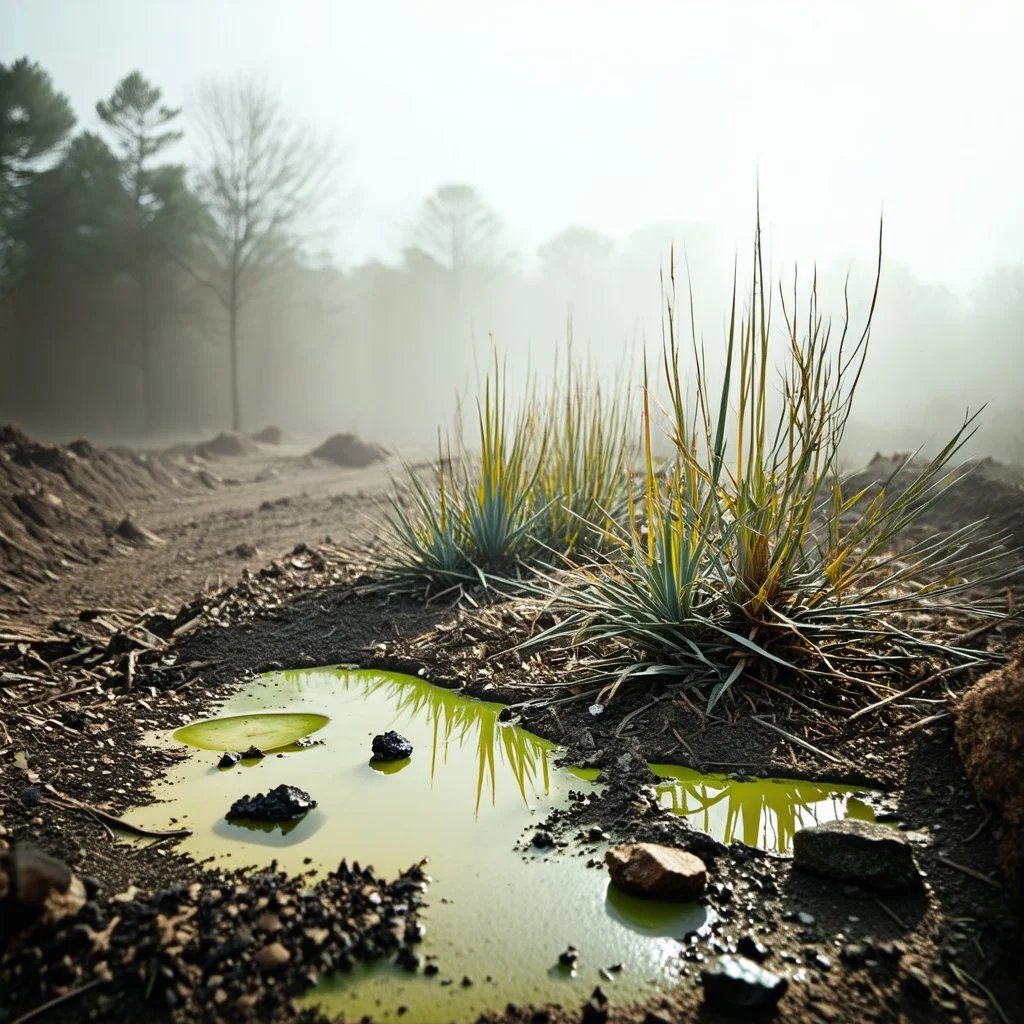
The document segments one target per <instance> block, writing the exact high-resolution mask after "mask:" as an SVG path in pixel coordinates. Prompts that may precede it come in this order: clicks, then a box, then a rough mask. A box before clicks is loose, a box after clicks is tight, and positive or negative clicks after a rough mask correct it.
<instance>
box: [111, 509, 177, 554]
mask: <svg viewBox="0 0 1024 1024" xmlns="http://www.w3.org/2000/svg"><path fill="white" fill-rule="evenodd" d="M112 533H113V535H114V536H115V537H116V538H117V539H118V540H121V541H124V542H125V544H132V545H134V546H136V547H145V546H146V545H148V544H163V543H164V541H163V540H161V539H160V538H159V537H158V536H157V535H156V534H155V533H151V532H150V531H149V530H147V529H145V527H142V526H139V524H138V523H136V522H135V520H134V519H132V517H131V516H125V517H124V519H122V520H121V522H119V523H118V524H117V526H115V527H114V529H113V531H112Z"/></svg>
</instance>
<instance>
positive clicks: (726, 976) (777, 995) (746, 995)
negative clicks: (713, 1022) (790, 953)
mask: <svg viewBox="0 0 1024 1024" xmlns="http://www.w3.org/2000/svg"><path fill="white" fill-rule="evenodd" d="M700 980H701V984H702V985H703V986H704V1002H705V1003H707V1005H708V1006H709V1007H711V1008H712V1009H714V1010H723V1011H725V1012H726V1013H736V1012H746V1011H750V1010H767V1009H770V1008H771V1007H774V1006H775V1004H776V1003H778V1001H779V1000H780V999H781V998H782V997H783V995H784V994H785V992H786V989H787V988H789V982H788V981H787V980H786V979H785V978H783V977H780V976H779V975H778V974H772V972H771V971H766V970H765V969H764V968H763V967H760V966H759V965H758V964H755V963H754V961H753V960H748V959H747V958H746V957H742V956H721V957H719V958H718V959H717V960H716V961H715V962H714V963H713V964H711V965H710V966H709V967H706V968H705V969H704V970H703V971H701V972H700Z"/></svg>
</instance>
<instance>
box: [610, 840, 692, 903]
mask: <svg viewBox="0 0 1024 1024" xmlns="http://www.w3.org/2000/svg"><path fill="white" fill-rule="evenodd" d="M604 859H605V863H606V864H607V865H608V874H609V875H611V878H612V881H613V882H614V883H615V884H616V885H617V886H618V887H619V888H620V889H621V890H622V891H623V892H626V893H629V894H630V895H631V896H643V897H645V898H647V899H655V900H675V901H678V902H681V903H686V902H689V901H691V900H696V899H699V898H700V897H701V896H703V895H704V889H705V888H706V886H707V881H708V872H707V866H706V865H705V864H704V861H702V860H701V859H700V857H696V856H694V855H693V854H692V853H688V852H687V851H686V850H679V849H676V848H675V847H672V846H660V845H658V844H657V843H633V844H630V845H628V846H614V847H612V848H611V849H610V850H608V852H607V853H606V854H605V858H604Z"/></svg>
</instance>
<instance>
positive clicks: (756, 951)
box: [736, 935, 771, 964]
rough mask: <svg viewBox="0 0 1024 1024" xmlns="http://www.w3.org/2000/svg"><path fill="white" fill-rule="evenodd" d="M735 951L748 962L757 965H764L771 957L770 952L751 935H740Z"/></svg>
mask: <svg viewBox="0 0 1024 1024" xmlns="http://www.w3.org/2000/svg"><path fill="white" fill-rule="evenodd" d="M736 949H737V950H738V951H739V953H740V954H741V955H742V956H745V957H746V958H747V959H748V960H754V961H756V962H757V963H759V964H761V963H764V962H765V960H767V959H768V957H769V956H770V955H771V950H770V949H769V948H768V947H767V946H765V945H764V944H763V943H760V942H758V941H757V939H755V938H754V936H753V935H741V936H740V938H739V940H738V941H737V943H736Z"/></svg>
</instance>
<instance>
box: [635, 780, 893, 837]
mask: <svg viewBox="0 0 1024 1024" xmlns="http://www.w3.org/2000/svg"><path fill="white" fill-rule="evenodd" d="M651 770H652V771H653V772H654V773H655V774H656V775H660V776H661V777H662V778H663V779H664V780H665V781H664V782H662V783H661V784H660V785H659V786H658V787H657V789H658V794H659V799H660V802H661V804H662V806H664V807H667V808H669V810H671V811H673V812H674V813H675V814H681V815H683V816H685V817H686V819H687V821H688V822H689V823H690V824H691V825H692V826H693V827H694V828H698V829H700V830H701V831H702V832H709V833H710V834H711V835H713V836H714V837H715V838H716V839H718V840H720V841H721V842H723V843H731V842H733V841H734V840H736V841H739V842H741V843H745V844H746V845H747V846H757V847H760V848H761V849H764V850H773V851H775V852H777V853H789V852H790V851H791V850H792V848H793V834H794V833H795V832H796V831H797V830H798V829H801V828H806V827H807V826H809V825H818V824H821V823H823V822H826V821H834V820H836V819H837V818H846V817H855V818H861V819H863V820H865V821H873V820H874V814H873V813H872V811H871V808H870V807H868V805H867V804H865V803H863V802H862V801H860V800H856V799H854V798H853V794H855V793H863V789H860V788H858V787H856V786H836V785H831V784H827V783H820V784H819V783H814V782H794V781H790V780H786V779H746V780H743V781H740V780H737V779H732V778H729V776H727V775H702V774H700V773H699V772H696V771H693V770H692V769H690V768H682V767H679V766H678V765H667V764H652V765H651Z"/></svg>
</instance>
